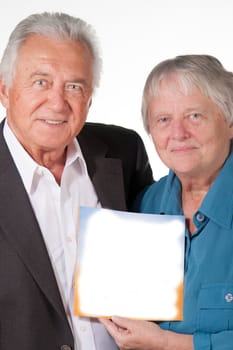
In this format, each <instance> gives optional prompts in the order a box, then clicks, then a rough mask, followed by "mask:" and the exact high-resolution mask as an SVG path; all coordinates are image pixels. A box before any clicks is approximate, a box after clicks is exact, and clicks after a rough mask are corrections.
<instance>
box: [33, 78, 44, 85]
mask: <svg viewBox="0 0 233 350" xmlns="http://www.w3.org/2000/svg"><path fill="white" fill-rule="evenodd" d="M35 85H38V86H45V85H46V82H45V80H43V79H39V80H36V81H35Z"/></svg>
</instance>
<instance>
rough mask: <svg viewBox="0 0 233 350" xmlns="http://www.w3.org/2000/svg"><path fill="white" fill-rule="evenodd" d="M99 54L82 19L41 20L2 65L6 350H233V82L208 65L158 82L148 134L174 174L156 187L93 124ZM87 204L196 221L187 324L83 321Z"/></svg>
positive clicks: (190, 242)
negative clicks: (76, 302)
mask: <svg viewBox="0 0 233 350" xmlns="http://www.w3.org/2000/svg"><path fill="white" fill-rule="evenodd" d="M96 42H97V41H96V35H95V32H94V30H93V29H92V27H91V26H90V25H89V24H87V23H86V22H84V21H83V20H81V19H79V18H75V17H72V16H70V15H67V14H64V13H41V14H33V15H31V16H29V17H27V18H25V19H24V20H22V21H21V22H20V23H19V24H18V25H17V26H16V27H15V29H14V30H13V32H12V34H11V36H10V38H9V41H8V44H7V46H6V49H5V51H4V53H3V57H2V60H1V64H0V99H1V103H2V105H3V106H4V108H5V110H6V116H5V119H3V121H2V123H1V131H0V163H1V171H0V196H1V200H0V281H1V283H0V349H1V350H13V349H14V350H15V349H24V350H41V349H49V350H55V349H57V350H58V349H60V350H71V349H73V350H116V349H121V350H129V349H130V350H170V349H171V350H176V349H179V350H192V349H194V350H220V349H224V350H227V349H229V350H230V349H232V344H233V254H232V252H233V227H232V225H233V181H232V179H233V177H232V174H233V155H232V149H231V139H232V137H233V127H232V123H233V75H232V73H231V72H229V71H227V70H226V69H225V68H224V67H223V66H222V64H221V63H220V62H219V61H218V60H217V59H216V58H214V57H212V56H209V55H186V56H178V57H176V58H174V59H168V60H166V61H163V62H161V63H159V64H158V65H157V66H155V67H154V69H153V70H152V71H151V73H150V74H149V76H148V78H147V80H146V83H145V87H144V91H143V99H142V116H143V122H144V126H145V128H146V130H147V131H148V134H150V135H151V137H152V140H153V143H154V146H155V150H156V152H157V153H158V155H159V157H160V158H161V160H162V161H163V162H164V164H165V165H166V166H167V167H168V169H169V173H168V175H167V176H165V177H163V178H162V179H161V180H159V181H157V182H153V178H152V171H151V168H150V165H149V162H148V158H147V154H146V151H145V148H144V145H143V142H142V140H141V138H140V137H139V136H138V135H137V134H136V133H135V132H134V131H132V130H128V129H125V128H122V127H118V126H110V125H103V124H95V123H88V122H86V119H87V114H88V110H89V108H90V106H91V102H92V95H93V92H94V90H95V88H96V87H97V86H98V84H99V77H100V71H101V58H100V56H99V51H98V46H97V44H96ZM154 171H155V172H156V169H154ZM80 205H82V206H91V207H103V208H112V209H117V210H135V211H138V212H143V213H156V214H169V215H184V216H185V218H186V232H185V237H186V245H185V261H184V264H185V265H184V266H185V280H184V316H183V320H182V321H176V322H149V321H142V320H131V319H126V318H121V317H118V316H114V317H113V318H112V319H111V320H108V319H100V320H97V319H89V318H83V317H80V318H79V317H77V316H75V315H74V314H73V277H74V268H75V256H76V250H77V246H76V232H77V221H78V220H77V213H78V207H79V206H80ZM119 255H120V252H119Z"/></svg>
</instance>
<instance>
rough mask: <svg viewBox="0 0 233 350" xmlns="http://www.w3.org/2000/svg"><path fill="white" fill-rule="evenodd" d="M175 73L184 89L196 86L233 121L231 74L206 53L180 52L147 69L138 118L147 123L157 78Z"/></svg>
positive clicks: (226, 117)
mask: <svg viewBox="0 0 233 350" xmlns="http://www.w3.org/2000/svg"><path fill="white" fill-rule="evenodd" d="M172 75H175V76H176V78H177V79H178V81H179V82H180V84H181V86H182V88H183V90H184V92H185V93H187V92H190V91H191V90H192V89H194V88H197V89H199V90H200V91H201V92H202V93H203V94H205V95H206V96H208V97H209V98H210V99H211V100H212V101H213V102H214V103H215V104H216V105H217V106H218V107H219V108H220V110H221V111H222V113H223V114H224V116H225V119H226V120H227V122H228V123H229V124H231V123H232V122H233V74H232V72H229V71H227V70H226V69H225V68H224V67H223V66H222V64H221V62H220V61H219V60H218V59H216V58H215V57H213V56H210V55H184V56H177V57H175V58H173V59H168V60H165V61H162V62H160V63H159V64H158V65H156V66H155V67H154V68H153V70H152V71H151V72H150V74H149V76H148V78H147V80H146V83H145V86H144V90H143V97H142V118H143V124H144V127H145V129H146V131H147V132H148V133H149V126H148V103H149V101H150V99H151V98H152V97H156V96H157V95H158V94H159V89H160V82H161V80H162V79H164V78H165V77H170V76H172Z"/></svg>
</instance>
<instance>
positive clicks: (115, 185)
mask: <svg viewBox="0 0 233 350" xmlns="http://www.w3.org/2000/svg"><path fill="white" fill-rule="evenodd" d="M78 141H79V144H80V147H81V150H82V153H83V156H84V158H85V161H86V164H87V169H88V173H89V176H90V178H91V181H92V183H93V185H94V187H95V190H96V193H97V195H98V198H99V200H100V203H101V205H102V206H103V207H104V208H111V209H116V210H126V209H127V207H126V200H125V189H124V180H123V169H122V162H121V159H117V158H109V157H107V152H108V147H107V145H106V144H105V143H103V142H102V141H101V140H100V139H98V138H96V137H95V136H94V135H93V134H89V132H88V129H85V128H84V129H83V130H82V132H81V134H80V135H79V136H78Z"/></svg>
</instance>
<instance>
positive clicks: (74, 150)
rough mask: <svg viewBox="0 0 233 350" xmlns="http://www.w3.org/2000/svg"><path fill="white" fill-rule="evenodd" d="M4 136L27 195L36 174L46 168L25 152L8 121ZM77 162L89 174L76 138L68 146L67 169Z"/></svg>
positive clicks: (5, 125)
mask: <svg viewBox="0 0 233 350" xmlns="http://www.w3.org/2000/svg"><path fill="white" fill-rule="evenodd" d="M3 135H4V138H5V141H6V143H7V146H8V148H9V150H10V153H11V155H12V157H13V160H14V162H15V165H16V167H17V169H18V171H19V173H20V176H21V178H22V180H23V183H24V186H25V189H26V191H27V193H30V192H31V190H32V186H33V180H34V176H35V174H36V172H37V171H38V169H42V168H44V167H42V166H41V165H39V164H38V163H36V162H35V161H34V160H33V159H32V157H31V156H30V155H29V154H28V152H27V151H25V149H24V148H23V146H22V145H21V143H20V142H19V141H18V139H17V138H16V136H15V135H14V133H13V132H12V130H11V129H10V127H9V125H8V123H7V121H6V122H5V124H4V129H3ZM76 160H79V163H80V165H81V167H82V170H83V171H84V172H85V173H86V174H87V167H86V163H85V160H84V157H83V155H82V152H81V149H80V146H79V143H78V141H77V139H76V138H75V139H74V140H73V141H72V142H71V143H70V145H69V146H68V149H67V158H66V164H65V168H66V167H68V166H70V165H71V164H73V163H74V162H75V161H76Z"/></svg>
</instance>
